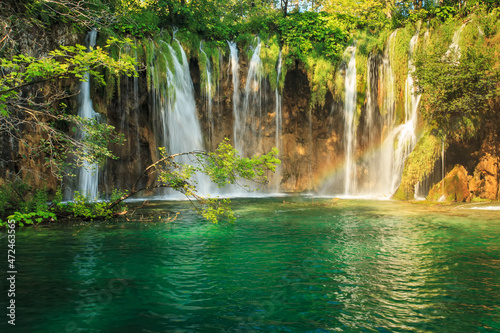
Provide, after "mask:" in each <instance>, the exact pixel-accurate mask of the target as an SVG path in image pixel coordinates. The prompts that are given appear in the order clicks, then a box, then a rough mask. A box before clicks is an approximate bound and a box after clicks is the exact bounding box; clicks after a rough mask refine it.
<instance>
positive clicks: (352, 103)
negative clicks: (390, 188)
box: [344, 46, 357, 195]
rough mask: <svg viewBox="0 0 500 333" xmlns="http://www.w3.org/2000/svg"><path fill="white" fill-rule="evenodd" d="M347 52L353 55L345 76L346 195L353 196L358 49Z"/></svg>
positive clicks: (352, 48) (349, 49)
mask: <svg viewBox="0 0 500 333" xmlns="http://www.w3.org/2000/svg"><path fill="white" fill-rule="evenodd" d="M346 52H350V53H351V57H350V60H349V64H348V65H347V71H346V75H345V100H344V147H345V179H344V194H346V195H349V194H352V193H353V192H354V190H355V186H356V163H355V161H354V152H355V150H356V137H355V135H356V130H355V126H354V125H355V114H356V96H357V90H356V47H355V46H351V47H349V48H348V49H347V51H346Z"/></svg>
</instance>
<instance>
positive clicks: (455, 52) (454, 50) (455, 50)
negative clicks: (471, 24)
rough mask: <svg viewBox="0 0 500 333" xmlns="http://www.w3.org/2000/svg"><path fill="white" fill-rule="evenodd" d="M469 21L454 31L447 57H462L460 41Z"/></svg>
mask: <svg viewBox="0 0 500 333" xmlns="http://www.w3.org/2000/svg"><path fill="white" fill-rule="evenodd" d="M467 23H468V22H465V23H464V24H462V25H461V26H460V28H458V30H457V31H455V33H453V38H452V39H451V44H450V46H449V47H448V50H447V51H446V53H445V56H446V57H449V56H450V55H451V56H456V58H457V59H458V58H460V55H461V54H460V45H458V43H459V42H460V35H461V34H462V31H463V30H464V28H465V26H466V25H467Z"/></svg>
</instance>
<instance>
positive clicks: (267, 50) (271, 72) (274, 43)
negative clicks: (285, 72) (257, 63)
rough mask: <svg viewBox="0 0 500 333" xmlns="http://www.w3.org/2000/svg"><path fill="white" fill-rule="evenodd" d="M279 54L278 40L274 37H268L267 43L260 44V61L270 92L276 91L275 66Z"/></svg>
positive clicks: (276, 73)
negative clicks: (267, 79)
mask: <svg viewBox="0 0 500 333" xmlns="http://www.w3.org/2000/svg"><path fill="white" fill-rule="evenodd" d="M279 54H280V46H279V44H278V38H277V37H276V36H275V35H274V36H272V37H270V38H269V39H268V40H267V41H265V42H264V41H263V42H262V47H261V50H260V59H261V61H262V67H263V70H264V75H266V76H267V77H268V78H269V84H270V86H271V90H275V89H276V84H277V75H278V72H277V64H278V58H279Z"/></svg>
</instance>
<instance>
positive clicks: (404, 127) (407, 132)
mask: <svg viewBox="0 0 500 333" xmlns="http://www.w3.org/2000/svg"><path fill="white" fill-rule="evenodd" d="M418 36H419V31H418V30H417V32H416V33H415V35H414V36H413V37H412V38H411V40H410V46H409V51H408V75H407V77H406V83H405V122H404V123H403V124H401V125H399V126H397V127H395V128H394V130H393V131H392V133H391V135H390V136H389V140H390V142H395V144H396V149H395V150H394V162H393V164H392V172H391V174H392V180H391V193H394V192H395V191H396V190H397V188H398V187H399V184H400V182H401V176H402V174H403V168H404V163H405V160H406V158H407V157H408V155H409V154H410V153H411V151H412V150H413V148H414V147H415V144H416V142H417V136H416V133H415V131H416V128H417V110H418V104H419V102H420V94H415V87H414V84H413V77H412V73H413V72H414V71H415V66H414V65H413V54H414V51H415V48H416V46H417V42H418Z"/></svg>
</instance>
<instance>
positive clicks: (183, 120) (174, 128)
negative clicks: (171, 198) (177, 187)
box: [152, 38, 210, 195]
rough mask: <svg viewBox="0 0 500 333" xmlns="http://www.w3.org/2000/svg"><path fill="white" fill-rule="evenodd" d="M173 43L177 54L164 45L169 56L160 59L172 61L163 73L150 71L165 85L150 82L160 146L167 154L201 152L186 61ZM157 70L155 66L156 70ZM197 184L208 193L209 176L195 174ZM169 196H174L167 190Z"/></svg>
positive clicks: (184, 160) (184, 158)
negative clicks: (155, 102) (160, 76)
mask: <svg viewBox="0 0 500 333" xmlns="http://www.w3.org/2000/svg"><path fill="white" fill-rule="evenodd" d="M174 41H175V43H177V46H178V51H179V52H177V51H176V50H175V49H174V48H173V47H172V46H171V45H169V44H167V43H164V42H163V43H164V46H165V47H166V52H169V54H170V57H166V55H165V54H160V56H163V57H165V58H169V59H171V63H170V66H167V68H166V73H158V72H159V71H158V70H156V71H155V72H152V73H153V74H154V75H155V76H159V75H165V76H166V82H167V84H166V85H165V87H163V88H162V90H161V91H159V88H160V87H159V86H158V85H159V82H160V80H159V78H158V77H157V79H155V80H153V81H156V84H157V86H155V91H157V92H156V94H157V96H156V100H157V104H156V107H155V109H156V110H155V112H156V113H159V120H160V128H161V134H162V135H161V139H160V143H161V145H162V146H163V147H166V148H167V153H168V154H176V153H184V152H192V151H201V150H204V146H203V136H202V133H201V126H200V123H199V120H198V113H197V110H196V104H195V98H194V85H193V81H192V79H191V74H190V72H189V62H188V59H187V57H186V53H185V52H184V49H183V48H182V46H181V44H180V43H179V41H178V40H177V39H175V38H174ZM166 61H167V60H166ZM159 67H160V66H156V68H159ZM155 73H156V74H155ZM177 161H179V162H180V163H185V164H192V162H193V161H192V160H191V159H190V157H187V156H181V157H180V158H179V159H178V160H177ZM196 181H197V188H198V190H199V192H200V193H201V194H207V193H209V191H210V181H209V179H208V177H206V176H204V175H197V176H196ZM169 194H172V195H174V194H173V192H170V191H169Z"/></svg>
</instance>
